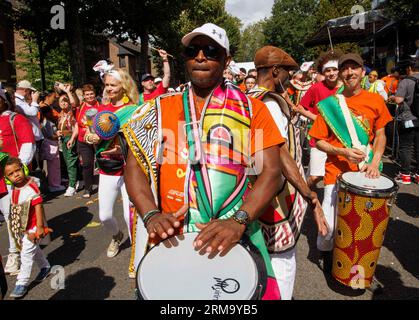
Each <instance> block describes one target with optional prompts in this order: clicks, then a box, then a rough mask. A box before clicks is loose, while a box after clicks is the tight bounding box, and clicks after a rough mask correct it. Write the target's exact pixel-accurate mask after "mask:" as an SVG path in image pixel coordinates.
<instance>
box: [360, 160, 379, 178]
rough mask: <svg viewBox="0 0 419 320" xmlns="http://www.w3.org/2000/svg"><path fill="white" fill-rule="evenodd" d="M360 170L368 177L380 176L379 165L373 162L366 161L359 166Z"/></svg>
mask: <svg viewBox="0 0 419 320" xmlns="http://www.w3.org/2000/svg"><path fill="white" fill-rule="evenodd" d="M361 172H365V176H366V177H367V178H370V179H378V178H379V177H380V169H379V165H377V164H375V163H366V164H364V166H363V167H362V168H361Z"/></svg>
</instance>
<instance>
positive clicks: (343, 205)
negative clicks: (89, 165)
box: [332, 172, 398, 289]
mask: <svg viewBox="0 0 419 320" xmlns="http://www.w3.org/2000/svg"><path fill="white" fill-rule="evenodd" d="M337 184H338V202H337V207H338V215H337V222H336V229H335V246H334V250H333V267H332V275H333V277H334V278H335V279H336V280H337V281H339V282H341V283H343V284H344V285H347V286H350V287H352V288H354V289H365V288H369V287H370V285H371V281H372V278H373V275H374V272H375V268H376V266H377V261H378V257H379V255H380V249H381V246H382V244H383V241H384V235H385V232H386V229H387V224H388V221H389V217H390V210H391V206H392V204H393V203H394V201H395V198H396V194H397V191H398V185H397V184H396V183H395V182H394V181H393V180H392V179H390V178H389V177H387V176H384V175H381V176H380V178H378V179H369V178H367V177H366V176H365V173H364V172H346V173H344V174H341V175H340V176H339V177H338V182H337Z"/></svg>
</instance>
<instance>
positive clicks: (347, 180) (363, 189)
mask: <svg viewBox="0 0 419 320" xmlns="http://www.w3.org/2000/svg"><path fill="white" fill-rule="evenodd" d="M338 182H339V187H340V189H343V190H347V191H351V192H354V193H356V194H359V195H365V196H371V197H376V198H387V197H392V196H393V195H395V193H397V190H398V186H397V184H396V183H394V182H393V180H392V179H390V178H389V177H387V176H385V175H381V176H380V177H379V178H377V179H370V178H367V177H366V176H365V172H345V173H343V174H342V175H341V176H340V177H339V179H338Z"/></svg>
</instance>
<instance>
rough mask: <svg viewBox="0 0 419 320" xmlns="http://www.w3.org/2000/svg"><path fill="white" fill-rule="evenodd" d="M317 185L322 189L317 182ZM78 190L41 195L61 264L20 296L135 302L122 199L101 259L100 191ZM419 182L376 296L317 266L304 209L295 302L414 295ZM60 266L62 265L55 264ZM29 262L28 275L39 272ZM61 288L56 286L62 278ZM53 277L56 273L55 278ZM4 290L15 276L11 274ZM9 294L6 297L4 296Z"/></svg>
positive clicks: (396, 229)
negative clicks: (116, 243) (109, 252)
mask: <svg viewBox="0 0 419 320" xmlns="http://www.w3.org/2000/svg"><path fill="white" fill-rule="evenodd" d="M397 171H398V168H397V166H396V165H394V164H393V163H391V162H389V161H388V160H385V165H384V172H385V173H386V174H388V175H390V176H393V175H394V174H395V173H396V172H397ZM320 189H321V188H320ZM82 194H83V192H82V191H81V192H79V193H78V194H77V195H76V196H74V197H72V198H65V197H63V195H62V194H61V195H57V196H56V197H51V195H48V197H47V199H46V201H45V210H46V214H47V218H48V220H49V221H48V224H49V226H50V227H51V228H52V229H53V230H54V232H53V233H52V236H51V240H52V242H51V243H50V244H49V245H47V246H46V247H45V248H44V252H45V253H46V254H47V258H48V260H49V262H50V263H51V265H52V266H62V267H63V268H64V273H60V271H59V272H58V273H57V274H55V275H51V276H50V277H49V278H48V279H46V280H45V281H44V282H42V283H40V284H38V285H31V286H30V290H29V293H28V294H27V296H26V297H25V298H24V299H25V300H34V299H39V300H71V299H81V300H90V299H92V300H104V299H112V300H134V299H135V295H134V288H135V281H134V280H132V279H129V278H128V263H129V258H130V245H129V239H128V232H127V229H126V226H125V225H124V224H125V223H124V221H123V216H122V208H121V204H122V201H121V199H119V200H118V201H117V204H116V207H115V213H116V217H117V219H118V222H119V224H120V226H121V227H122V230H123V231H124V239H125V241H124V242H123V244H122V250H121V252H120V253H119V254H118V255H117V256H116V257H115V258H112V259H110V258H107V257H106V249H107V246H108V245H109V242H110V240H111V236H110V235H109V234H108V233H106V231H105V229H104V228H103V226H102V225H100V221H99V217H98V201H97V193H95V194H94V195H93V196H92V198H91V199H84V198H82V197H81V195H82ZM418 208H419V185H416V184H411V185H408V186H405V185H401V187H400V190H399V194H398V196H397V202H396V206H394V207H393V210H392V212H391V219H390V222H389V225H388V228H387V232H386V236H385V241H384V245H383V247H382V249H381V254H380V258H379V263H378V266H377V269H376V274H375V275H376V277H377V279H378V280H379V281H380V282H381V283H382V284H383V285H384V290H383V292H382V293H381V294H375V295H374V294H372V293H371V292H370V291H368V290H357V291H354V290H352V289H349V288H346V287H343V286H342V285H339V284H338V283H337V282H336V281H335V280H334V279H333V278H331V277H325V276H324V274H323V273H322V271H321V270H320V269H319V268H318V266H317V265H316V259H317V251H316V235H317V231H316V230H315V226H314V222H313V219H312V216H311V214H310V212H308V213H307V215H306V219H305V222H304V225H303V230H302V234H301V236H300V239H299V241H298V250H297V277H296V282H295V289H294V299H295V300H376V299H379V300H390V299H391V300H393V299H395V300H398V299H419V260H418V256H419V247H418V245H417V244H418V243H419V209H418ZM0 254H1V255H2V256H3V261H4V263H5V262H6V255H7V231H6V224H5V223H3V225H2V226H1V227H0ZM58 270H60V269H58ZM37 272H38V269H37V267H34V268H33V272H32V277H35V275H36V274H37ZM60 276H61V277H63V279H65V288H64V289H60V288H59V286H58V287H57V283H58V282H57V279H58V278H59V277H60ZM57 277H58V278H57ZM7 280H8V285H9V292H8V294H10V292H11V290H13V288H14V281H15V277H11V276H8V277H7ZM6 299H10V298H9V297H8V296H7V297H6Z"/></svg>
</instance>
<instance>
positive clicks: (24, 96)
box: [15, 80, 44, 170]
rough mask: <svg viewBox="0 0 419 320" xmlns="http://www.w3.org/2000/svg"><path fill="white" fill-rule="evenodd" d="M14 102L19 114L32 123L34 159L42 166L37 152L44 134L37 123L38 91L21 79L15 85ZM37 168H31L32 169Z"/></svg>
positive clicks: (39, 166)
mask: <svg viewBox="0 0 419 320" xmlns="http://www.w3.org/2000/svg"><path fill="white" fill-rule="evenodd" d="M15 102H16V111H17V112H18V113H20V114H23V115H24V116H26V118H27V119H28V120H29V122H30V123H31V125H32V131H33V134H34V136H35V141H36V152H35V160H36V162H37V163H36V165H37V166H38V168H42V164H41V163H40V162H41V161H42V160H40V157H39V154H40V150H41V144H42V140H43V139H44V135H43V134H42V131H41V125H40V123H39V118H38V113H39V104H38V102H39V92H38V91H37V90H36V89H35V88H34V87H32V84H31V83H30V82H29V81H27V80H22V81H20V82H18V83H17V85H16V92H15ZM38 168H32V169H33V170H35V169H38Z"/></svg>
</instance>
